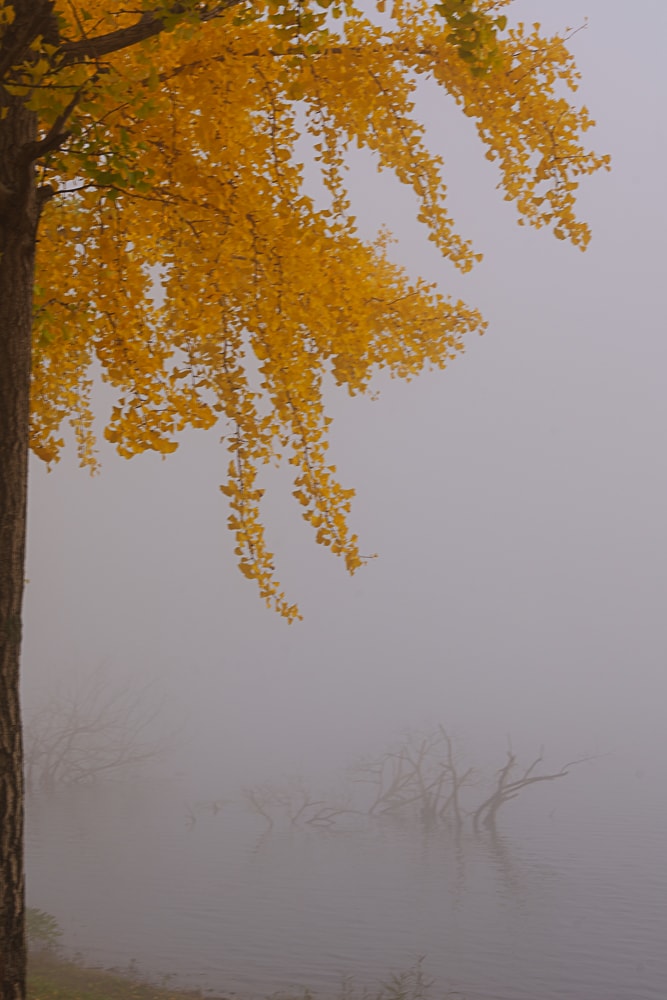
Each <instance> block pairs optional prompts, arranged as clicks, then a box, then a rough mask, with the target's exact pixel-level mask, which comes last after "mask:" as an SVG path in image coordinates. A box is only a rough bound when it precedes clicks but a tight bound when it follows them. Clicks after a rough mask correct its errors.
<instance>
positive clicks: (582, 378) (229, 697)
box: [24, 0, 667, 794]
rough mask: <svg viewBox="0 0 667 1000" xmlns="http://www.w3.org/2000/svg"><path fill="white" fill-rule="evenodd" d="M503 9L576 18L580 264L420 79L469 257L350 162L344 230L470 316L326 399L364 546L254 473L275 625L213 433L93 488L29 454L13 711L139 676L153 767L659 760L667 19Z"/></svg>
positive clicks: (640, 9)
mask: <svg viewBox="0 0 667 1000" xmlns="http://www.w3.org/2000/svg"><path fill="white" fill-rule="evenodd" d="M516 9H517V11H518V12H521V13H522V14H523V16H525V17H527V18H528V19H529V20H540V21H543V22H544V23H546V24H547V25H548V27H549V28H561V27H564V26H566V25H571V26H578V25H580V24H582V23H583V21H584V19H585V17H586V16H588V18H589V21H588V27H587V28H586V30H584V31H580V32H579V33H578V34H577V35H576V36H575V37H574V38H573V40H572V48H573V51H574V53H575V55H576V58H577V62H578V65H579V67H580V69H581V72H582V74H583V81H582V85H581V88H580V91H579V95H578V96H579V98H580V99H581V101H582V102H583V103H585V104H587V105H588V107H589V108H590V109H591V112H592V114H593V116H594V117H595V118H596V120H597V122H598V128H597V129H595V130H594V131H593V132H591V133H589V134H588V138H589V142H590V144H591V145H592V146H593V147H594V148H595V149H596V150H598V151H602V152H610V153H611V154H612V158H613V172H612V173H611V174H598V175H596V176H594V177H593V178H589V179H587V180H586V181H585V182H584V183H583V186H582V189H581V195H580V200H579V206H580V212H581V214H582V216H583V217H585V218H586V219H587V220H588V221H589V222H590V223H591V225H592V227H593V242H592V245H591V247H590V249H589V250H588V252H587V253H586V254H581V253H580V252H579V251H578V250H575V249H573V248H572V247H570V246H569V245H565V244H562V243H559V242H558V241H556V240H555V239H554V238H553V237H551V236H550V235H549V234H548V233H547V232H546V231H544V230H543V231H540V232H533V231H529V230H527V229H521V228H519V227H518V226H517V225H516V221H515V211H514V209H513V207H512V206H510V205H508V204H507V203H505V202H503V201H502V197H501V196H500V195H499V193H498V192H497V191H496V190H495V183H496V177H495V173H494V168H493V166H492V165H490V164H489V163H488V162H487V161H486V160H485V159H484V155H483V150H482V148H481V146H480V145H479V143H478V142H477V140H476V138H475V135H474V131H473V129H472V127H471V124H470V122H468V121H466V120H465V119H463V117H462V116H461V115H460V113H458V112H457V111H456V110H455V109H454V108H453V107H452V106H450V104H449V103H448V102H443V97H442V95H434V94H433V93H432V92H430V91H428V90H424V92H423V94H422V95H421V98H420V100H421V105H420V107H421V110H422V113H423V114H424V116H425V117H426V119H427V121H428V125H429V136H430V141H431V143H432V146H433V148H436V149H437V150H439V151H441V152H442V154H443V156H444V158H445V161H446V170H447V182H448V186H449V194H450V198H451V205H452V208H453V212H454V216H455V218H456V219H457V221H458V224H459V229H460V231H461V232H462V233H463V234H464V235H466V236H471V237H472V238H473V239H474V241H475V243H476V245H477V246H476V248H477V249H478V250H480V251H482V252H483V253H484V254H485V259H484V262H483V263H482V264H481V265H480V266H478V267H477V268H476V270H475V272H474V273H473V274H472V275H468V276H465V277H462V276H460V275H458V274H456V273H455V272H454V271H453V269H451V268H449V267H447V266H445V265H443V264H442V262H441V261H440V260H439V258H437V256H436V255H435V254H434V253H433V252H432V250H431V248H430V245H429V244H428V243H427V241H426V237H425V234H424V233H423V231H421V230H420V228H419V227H418V226H417V224H416V223H414V222H413V207H414V206H413V204H412V201H411V198H410V196H409V195H408V194H405V193H402V192H400V191H399V190H397V187H396V185H395V184H394V183H392V182H391V181H390V179H389V178H388V177H385V176H384V175H382V176H381V177H380V178H378V177H377V175H376V174H375V172H374V169H373V167H372V166H371V165H369V163H368V161H361V160H358V161H357V160H355V171H354V175H353V176H352V178H351V184H352V188H353V191H354V192H355V196H356V197H357V200H358V205H357V209H358V214H359V216H360V218H361V219H362V223H363V227H364V232H367V233H368V234H369V235H370V234H372V233H373V231H374V229H375V228H376V227H377V226H378V225H379V224H381V223H383V222H386V223H387V224H388V225H389V226H390V228H391V229H392V230H393V231H394V232H395V233H396V234H397V235H398V236H399V238H400V243H399V246H398V247H397V248H396V254H397V256H398V257H399V258H400V259H401V260H402V261H404V262H405V263H406V264H407V265H408V266H409V268H410V270H411V271H413V272H414V273H415V274H417V273H419V274H422V275H424V276H425V277H429V278H433V279H437V280H439V282H440V284H441V287H442V289H443V290H444V291H451V292H452V293H453V294H454V295H457V296H458V295H460V296H462V297H464V298H465V299H466V300H467V301H468V302H469V303H470V304H474V305H477V306H479V307H480V308H481V309H482V311H483V312H484V314H485V316H486V317H487V319H488V320H489V321H490V329H489V331H488V333H487V334H486V335H485V336H484V337H483V338H474V339H470V340H469V342H468V346H467V351H466V354H465V355H464V356H463V357H462V358H461V359H459V360H458V361H457V362H456V363H455V364H454V365H453V366H452V367H451V368H450V369H448V370H447V371H446V372H439V373H434V374H426V375H424V376H423V377H421V378H419V379H417V380H415V381H414V382H412V383H411V384H409V385H405V384H403V383H400V382H397V381H394V382H391V381H388V380H386V379H385V380H380V381H379V382H378V383H377V388H378V389H379V390H380V399H379V400H378V401H376V402H370V401H369V400H350V399H348V398H346V397H345V396H344V395H343V394H342V393H341V394H336V393H334V392H332V393H331V396H330V412H331V414H332V415H333V416H334V417H335V424H334V429H333V436H332V451H331V455H332V460H333V461H334V462H335V463H336V465H337V466H338V470H339V472H340V473H341V476H342V477H343V481H344V484H345V485H352V486H354V487H355V488H356V490H357V498H356V501H355V504H354V508H353V514H352V523H353V526H354V529H355V530H356V531H357V532H358V534H359V535H360V537H361V539H362V551H364V552H367V553H373V552H377V553H378V558H377V559H376V560H374V561H373V562H372V563H371V564H370V565H369V566H367V567H366V568H365V569H363V570H362V571H360V572H359V573H358V575H357V576H356V577H355V578H354V579H350V578H349V577H348V576H347V574H346V573H345V571H344V567H343V566H342V564H341V563H340V562H339V561H338V560H336V559H335V558H334V557H332V556H331V554H330V553H329V552H328V551H326V550H321V549H318V548H317V547H316V545H315V543H314V540H313V538H312V535H311V533H310V531H309V529H308V527H307V526H306V525H305V523H304V522H303V521H302V520H301V518H300V513H299V510H298V508H297V507H296V505H295V504H294V503H293V501H292V500H291V497H290V495H289V493H290V488H289V483H288V480H287V478H286V477H285V476H284V475H281V474H280V473H278V474H275V475H274V476H273V477H272V480H271V481H269V482H268V483H267V487H268V494H267V501H268V502H267V505H266V522H267V524H268V528H269V543H270V548H272V549H273V551H275V553H276V556H277V564H278V571H279V577H280V579H281V581H282V582H283V584H284V586H285V589H286V591H287V593H288V595H289V597H290V598H293V599H295V600H297V601H298V603H299V604H300V607H301V610H302V613H303V615H304V619H305V621H304V622H303V623H300V624H296V625H293V626H288V625H287V624H286V623H285V622H284V621H282V620H280V619H278V618H277V617H276V616H275V614H273V613H272V612H270V611H268V610H267V609H266V608H265V607H264V605H263V604H262V603H261V602H260V600H259V599H258V596H257V593H256V590H255V588H254V586H253V585H252V584H250V583H249V582H248V581H246V580H244V579H243V577H242V576H241V575H240V574H239V573H238V571H237V570H236V568H235V565H234V557H233V552H232V549H233V540H232V538H231V536H230V535H229V533H228V532H227V529H226V517H227V511H226V507H225V503H224V498H223V497H222V496H221V494H220V493H219V491H218V488H217V487H218V484H219V483H220V482H222V481H223V479H224V475H225V469H226V465H227V458H226V452H225V451H224V448H222V447H221V446H220V445H219V443H218V438H219V436H220V433H222V431H216V430H214V431H213V432H210V433H209V434H201V433H200V434H195V433H190V434H188V435H186V436H185V438H184V441H183V446H182V448H181V449H180V450H179V451H178V452H177V453H176V454H175V455H173V456H171V457H170V458H169V459H168V460H167V461H166V462H162V461H161V460H160V459H159V458H157V457H156V456H153V455H145V456H140V457H138V458H136V459H133V460H132V461H131V462H127V461H124V460H122V459H119V458H117V457H115V455H114V453H113V451H112V450H111V449H110V448H109V447H108V446H105V445H104V443H102V444H101V445H100V452H101V457H102V461H103V471H102V474H101V475H100V476H98V477H97V478H95V479H91V478H89V477H88V476H87V475H86V474H85V473H83V472H80V471H79V470H78V469H77V468H76V461H75V457H74V455H73V454H71V453H70V454H69V455H66V456H65V458H64V459H63V461H62V462H61V463H60V465H59V466H57V467H56V468H55V470H54V471H53V472H52V473H51V474H50V475H47V473H46V471H45V469H44V468H43V467H42V466H41V464H40V463H38V462H34V463H33V466H32V472H31V483H30V488H31V506H30V518H31V520H30V531H29V569H28V577H29V585H28V589H27V598H26V641H25V656H24V675H25V686H26V690H27V693H28V696H29V697H30V696H31V694H32V695H33V696H34V692H35V691H36V690H37V689H38V688H44V687H45V686H48V685H49V684H51V683H52V681H55V679H57V678H59V677H61V676H64V675H65V674H66V673H67V672H68V671H69V670H76V671H79V672H85V671H88V670H92V669H94V668H96V667H98V666H99V665H100V664H101V663H105V664H106V669H107V670H108V672H109V674H110V675H111V676H117V677H119V678H137V680H138V682H141V681H143V679H144V678H150V679H152V680H155V682H156V687H158V688H160V690H161V691H163V692H164V696H165V699H166V701H167V703H168V705H169V706H170V708H169V711H170V712H171V713H173V717H174V718H175V719H177V720H178V721H179V722H182V723H183V726H184V734H185V736H184V741H183V747H182V750H181V757H180V758H179V759H178V760H176V761H175V763H174V767H180V768H182V769H184V770H185V771H186V772H190V771H191V772H192V774H193V775H195V772H197V771H198V770H199V767H200V764H201V762H202V761H203V760H204V759H206V760H208V761H213V762H214V770H215V767H216V766H217V764H215V762H219V763H220V768H221V773H226V772H227V771H228V770H229V766H231V765H230V762H231V761H245V762H247V765H248V768H249V771H250V772H251V773H252V774H253V775H254V776H259V777H261V776H262V774H263V773H266V774H267V776H268V775H269V774H273V773H274V772H275V769H276V767H284V768H285V769H287V770H289V771H294V770H299V768H302V767H303V768H307V767H308V766H310V764H311V763H312V761H313V760H323V761H332V762H334V763H341V764H343V765H344V764H346V763H347V762H348V761H349V759H350V757H351V756H354V755H355V754H356V753H358V752H360V751H363V750H366V749H369V750H370V749H373V747H376V746H378V745H380V746H381V745H382V744H384V743H385V742H386V740H387V739H390V738H391V736H392V735H393V734H395V733H396V732H398V731H399V730H401V729H402V728H404V727H408V726H418V725H421V724H426V723H432V722H438V721H444V722H446V723H448V725H450V726H451V728H452V729H453V730H454V731H455V732H457V733H459V734H460V736H461V738H462V740H463V742H464V743H466V745H468V746H470V747H471V748H474V746H475V745H479V743H480V741H482V742H484V741H487V742H488V741H495V742H497V743H498V745H499V746H500V747H501V748H502V746H503V740H504V739H505V734H507V733H512V734H513V736H514V738H515V741H516V742H517V744H519V745H523V744H525V745H526V746H527V747H528V748H530V749H532V748H533V747H535V746H536V745H537V744H539V743H541V742H544V743H545V744H546V745H547V750H549V749H551V748H552V749H553V751H554V754H555V755H556V756H558V755H559V754H561V753H564V754H565V755H566V757H567V756H576V755H577V754H579V753H583V752H594V751H600V752H602V751H606V750H611V751H617V752H619V753H622V754H623V755H624V758H627V759H630V760H633V759H634V756H637V758H639V756H642V755H644V754H645V753H646V752H651V751H655V750H656V748H658V747H659V746H660V741H661V740H663V739H664V737H663V735H662V734H663V729H664V719H663V715H664V704H665V696H666V694H667V684H666V683H665V679H664V678H665V659H666V656H665V654H666V650H667V614H666V613H665V594H666V583H667V579H666V578H667V529H666V527H665V517H666V511H667V466H666V457H665V428H666V426H667V395H666V393H665V368H666V362H667V345H666V342H665V309H664V289H665V262H666V253H665V236H664V233H665V230H666V228H667V209H666V198H665V183H664V173H665V163H667V124H666V122H667V116H666V115H665V99H666V97H667V62H666V61H665V55H664V42H665V38H667V5H666V4H665V2H664V0H639V2H638V3H636V4H634V5H630V4H627V3H621V2H620V0H559V2H558V3H555V2H548V0H523V2H521V3H517V4H516ZM501 752H502V750H501ZM206 773H207V775H210V769H207V772H206ZM194 780H197V779H196V777H193V781H194ZM206 780H207V781H208V780H210V781H211V782H214V780H215V778H214V777H210V779H209V777H207V779H206ZM201 784H202V786H203V785H205V782H204V781H203V779H202V781H201ZM204 791H205V789H204ZM214 793H215V788H213V787H212V788H211V794H214Z"/></svg>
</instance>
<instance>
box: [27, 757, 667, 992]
mask: <svg viewBox="0 0 667 1000" xmlns="http://www.w3.org/2000/svg"><path fill="white" fill-rule="evenodd" d="M605 767H606V771H605V774H606V778H605V782H603V783H602V784H601V783H600V782H599V780H598V779H597V778H596V777H595V776H594V774H593V773H592V772H591V771H590V770H589V771H588V773H587V774H584V773H583V771H582V773H581V774H579V775H578V776H574V775H572V776H569V777H568V778H566V779H563V780H562V781H559V782H558V783H555V782H554V783H550V784H549V787H548V788H546V787H545V788H542V789H541V790H540V791H539V792H536V793H534V794H533V793H532V792H528V791H527V792H526V793H525V795H524V796H523V798H520V799H519V800H517V802H516V803H512V804H510V805H509V806H508V807H507V810H506V813H505V815H504V817H502V818H501V821H500V823H499V831H500V835H499V836H497V837H491V836H489V835H485V836H479V837H474V836H472V834H468V835H465V836H463V837H461V838H459V839H458V840H457V838H455V837H453V836H452V835H451V834H447V833H446V831H443V830H430V831H428V830H424V829H423V828H422V827H420V825H419V824H418V823H408V822H406V823H396V822H394V823H389V822H385V823H382V822H370V821H364V822H363V823H357V825H356V827H355V828H351V829H343V830H331V831H329V830H292V829H285V828H274V829H273V830H271V831H269V832H267V831H266V830H265V827H264V826H263V824H262V821H261V820H259V819H258V818H257V817H254V816H250V815H248V813H247V812H245V811H244V810H243V809H242V808H241V807H239V806H238V805H237V804H235V803H233V802H231V803H227V804H223V805H222V807H221V809H220V811H219V813H218V814H217V815H213V813H212V812H211V811H207V810H206V809H205V808H203V807H201V808H199V809H195V816H196V822H194V824H192V823H191V822H188V821H187V809H186V805H185V801H184V799H183V797H182V794H181V793H180V792H179V791H178V789H177V788H176V787H175V786H163V785H147V784H133V785H127V786H123V785H113V784H109V785H106V786H99V787H96V788H95V787H94V788H82V789H65V790H63V791H62V792H59V793H58V794H56V795H53V796H51V797H42V798H40V799H37V800H35V801H33V802H32V803H31V804H30V807H29V815H28V837H27V859H28V893H29V902H30V903H31V905H33V906H37V907H39V908H41V909H45V910H48V911H49V912H51V913H53V914H55V915H56V916H57V918H58V921H59V923H60V925H61V927H62V929H63V932H64V934H63V944H64V946H65V948H66V950H67V951H68V952H70V953H78V954H79V955H80V956H81V957H82V958H83V959H84V960H85V961H86V962H89V963H91V964H98V965H103V966H105V967H120V968H127V967H128V966H132V967H133V968H135V969H136V970H137V971H138V972H140V973H143V974H147V975H149V976H151V977H154V978H156V979H160V978H162V977H170V978H169V981H170V983H171V984H172V985H175V986H177V985H184V986H198V987H200V988H201V989H202V990H203V991H216V992H219V993H222V992H225V993H226V994H227V995H229V994H231V993H234V994H238V995H240V996H242V997H247V996H254V997H257V996H263V995H267V994H270V993H273V992H275V991H284V990H288V989H295V988H302V989H303V988H308V989H310V990H312V991H314V992H316V993H318V994H319V995H332V994H334V993H336V992H337V991H338V989H339V987H340V983H341V980H342V978H343V977H345V976H350V977H352V979H353V980H354V983H355V985H356V986H358V987H363V986H369V987H371V988H372V987H374V986H375V985H376V984H377V982H378V981H379V980H382V979H386V978H387V976H388V974H389V973H390V972H392V971H397V972H399V971H401V970H405V969H407V968H408V967H410V966H411V965H412V964H413V963H414V962H415V960H416V959H417V957H418V956H420V955H423V956H425V958H424V963H423V967H424V971H425V972H426V974H427V975H428V976H429V977H430V978H432V979H434V980H435V982H436V985H435V986H434V989H433V996H434V997H436V996H443V995H445V994H447V991H452V993H453V995H456V996H458V995H461V996H464V997H466V998H467V1000H561V998H573V1000H665V997H667V822H666V820H665V817H666V815H667V812H666V810H665V808H664V796H665V788H664V785H663V786H662V787H655V786H654V785H648V784H646V783H643V782H642V780H641V776H636V775H635V776H634V779H636V780H634V779H632V780H631V777H632V776H631V777H628V775H625V774H622V773H618V774H615V773H614V767H613V764H609V763H608V764H606V765H605ZM568 783H569V784H568ZM601 788H604V794H602V791H600V789H601Z"/></svg>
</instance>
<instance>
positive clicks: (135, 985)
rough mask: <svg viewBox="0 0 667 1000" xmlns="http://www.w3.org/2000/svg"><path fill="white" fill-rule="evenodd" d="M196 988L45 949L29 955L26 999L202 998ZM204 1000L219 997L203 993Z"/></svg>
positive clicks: (151, 999)
mask: <svg viewBox="0 0 667 1000" xmlns="http://www.w3.org/2000/svg"><path fill="white" fill-rule="evenodd" d="M202 997H203V994H202V993H199V992H197V991H195V992H188V991H179V990H173V989H169V988H168V987H166V988H165V987H160V986H152V985H150V984H148V983H142V982H137V981H136V980H132V979H130V978H128V977H126V976H120V975H117V974H116V973H113V972H104V971H103V970H101V969H86V968H83V967H82V966H80V965H75V964H74V963H73V962H65V961H61V960H60V959H58V958H56V957H55V956H54V955H51V954H49V953H47V952H37V953H33V954H31V956H30V962H29V965H28V1000H202ZM206 1000H223V998H221V997H217V998H216V997H211V996H210V994H206Z"/></svg>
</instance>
